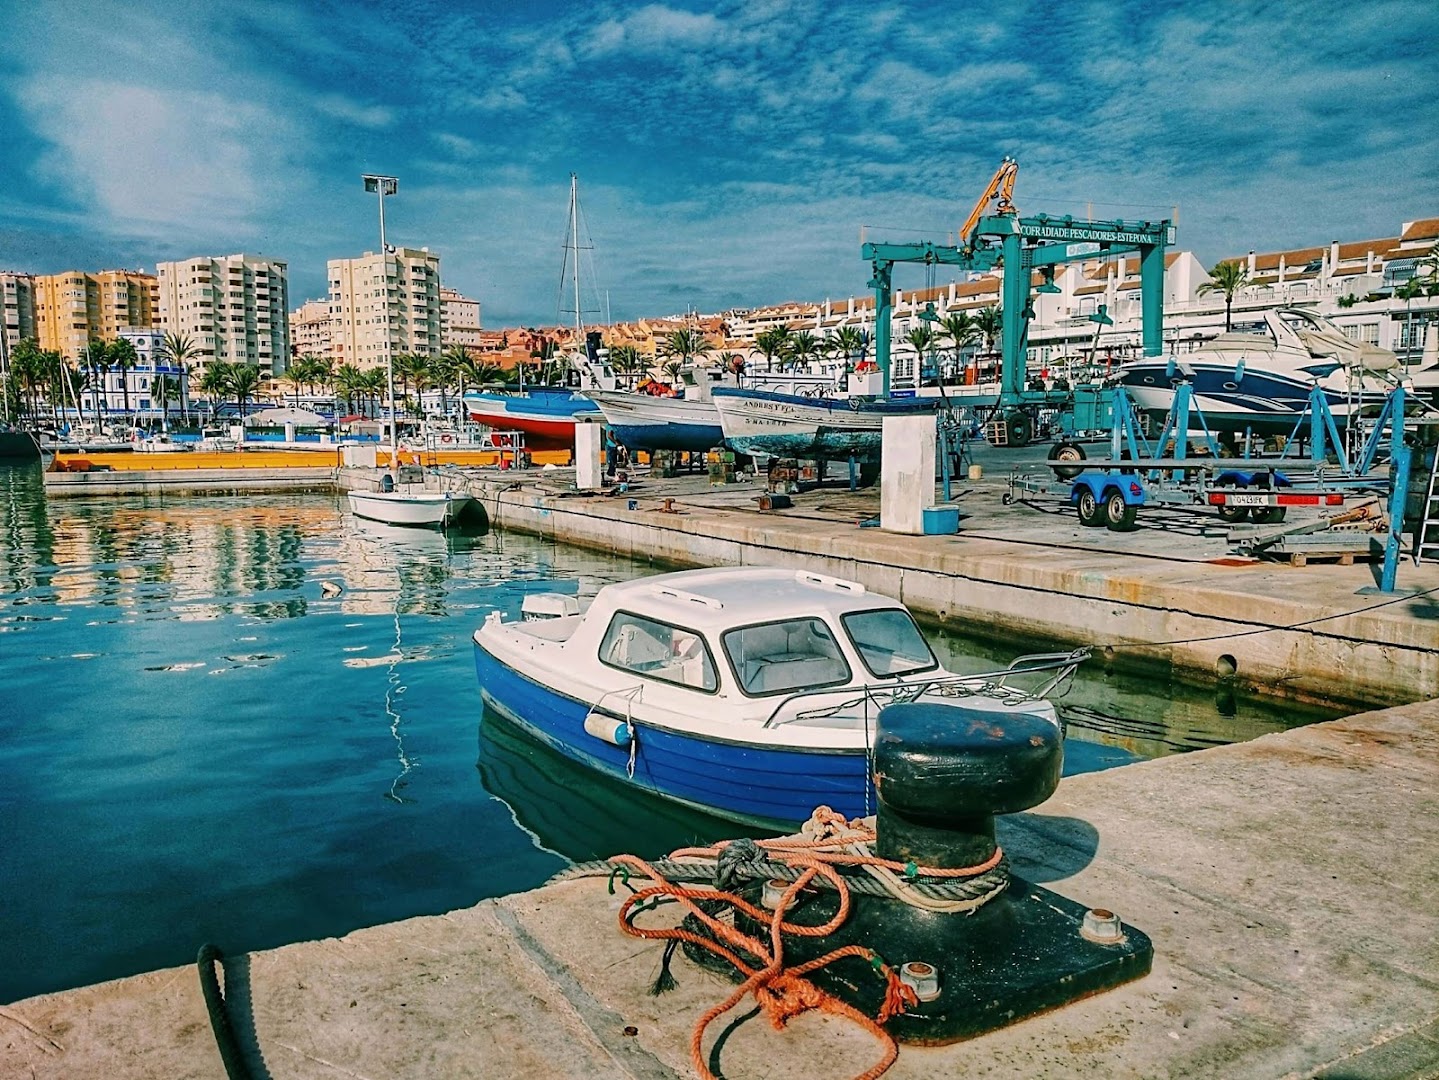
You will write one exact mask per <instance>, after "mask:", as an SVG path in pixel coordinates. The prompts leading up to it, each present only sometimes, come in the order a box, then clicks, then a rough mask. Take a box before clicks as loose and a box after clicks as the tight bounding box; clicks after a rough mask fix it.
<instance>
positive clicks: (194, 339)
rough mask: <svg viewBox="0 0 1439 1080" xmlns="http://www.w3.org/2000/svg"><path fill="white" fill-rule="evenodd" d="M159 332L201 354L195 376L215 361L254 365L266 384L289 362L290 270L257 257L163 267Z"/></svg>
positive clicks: (204, 258)
mask: <svg viewBox="0 0 1439 1080" xmlns="http://www.w3.org/2000/svg"><path fill="white" fill-rule="evenodd" d="M156 270H157V271H158V274H159V279H160V326H161V328H162V329H164V330H167V331H171V332H173V333H176V334H180V335H182V336H185V337H188V338H189V339H190V341H191V343H192V344H193V345H194V346H195V348H196V353H195V356H194V357H193V358H192V371H194V372H195V373H196V374H197V375H203V374H204V372H205V371H206V369H207V368H208V367H209V366H210V365H211V364H213V363H215V362H216V361H223V362H225V363H228V364H241V365H252V366H255V367H258V368H259V369H260V374H261V375H262V376H263V377H264V378H265V379H273V378H275V377H276V376H278V375H280V374H282V373H283V372H284V370H285V365H286V364H287V363H288V362H289V357H290V318H289V291H288V290H289V269H288V266H287V264H285V263H283V262H278V261H276V260H274V259H263V258H260V257H258V256H255V255H244V254H240V255H227V256H224V257H222V258H210V257H207V256H200V257H197V258H194V259H186V260H184V261H183V262H169V263H160V264H159V266H157V267H156Z"/></svg>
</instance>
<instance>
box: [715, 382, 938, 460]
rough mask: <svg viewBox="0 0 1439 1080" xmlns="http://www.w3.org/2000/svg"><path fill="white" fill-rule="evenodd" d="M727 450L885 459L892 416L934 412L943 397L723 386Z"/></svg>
mask: <svg viewBox="0 0 1439 1080" xmlns="http://www.w3.org/2000/svg"><path fill="white" fill-rule="evenodd" d="M712 394H713V398H714V403H715V407H716V408H717V409H718V410H719V417H720V427H721V428H722V429H723V431H724V438H725V445H727V446H729V447H730V448H731V449H733V450H738V451H739V452H740V453H742V454H768V455H772V456H776V457H795V458H813V459H816V460H820V459H825V460H836V461H843V460H846V459H848V458H850V457H853V458H856V459H858V460H859V461H863V462H875V461H878V460H879V453H880V447H881V445H882V443H883V441H884V439H883V433H884V418H885V417H886V416H912V415H914V414H916V413H934V412H935V411H936V410H938V409H939V408H940V407H941V406H942V402H941V401H940V400H939V399H938V398H921V397H908V398H870V397H858V396H851V397H841V398H826V397H808V396H805V395H802V394H775V393H769V392H766V391H763V390H748V389H738V388H734V387H723V386H717V387H715V389H714V390H713V392H712Z"/></svg>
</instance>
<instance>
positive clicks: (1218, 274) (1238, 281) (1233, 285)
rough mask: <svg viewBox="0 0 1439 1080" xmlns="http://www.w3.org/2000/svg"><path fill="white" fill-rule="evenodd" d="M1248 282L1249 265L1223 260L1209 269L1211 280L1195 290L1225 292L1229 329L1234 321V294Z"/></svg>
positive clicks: (1225, 310)
mask: <svg viewBox="0 0 1439 1080" xmlns="http://www.w3.org/2000/svg"><path fill="white" fill-rule="evenodd" d="M1248 284H1249V267H1247V266H1245V265H1244V264H1243V263H1241V262H1222V263H1218V264H1216V265H1215V267H1214V269H1213V270H1211V271H1209V280H1208V281H1206V282H1205V283H1204V284H1202V285H1200V286H1199V288H1197V289H1196V290H1194V291H1195V292H1201V293H1207V292H1217V293H1223V294H1224V329H1225V330H1226V331H1227V330H1229V328H1230V326H1231V325H1232V323H1233V320H1232V318H1231V313H1232V312H1233V310H1234V294H1235V293H1237V292H1238V291H1239V290H1240V289H1242V288H1244V286H1246V285H1248Z"/></svg>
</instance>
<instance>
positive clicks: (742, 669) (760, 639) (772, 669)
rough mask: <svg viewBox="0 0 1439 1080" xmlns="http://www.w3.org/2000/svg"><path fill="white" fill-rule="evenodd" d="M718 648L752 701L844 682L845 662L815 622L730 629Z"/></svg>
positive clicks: (831, 636)
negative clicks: (771, 695)
mask: <svg viewBox="0 0 1439 1080" xmlns="http://www.w3.org/2000/svg"><path fill="white" fill-rule="evenodd" d="M723 641H724V649H725V653H726V655H727V656H728V657H729V662H730V666H731V667H732V668H734V673H735V677H736V678H737V679H738V680H739V684H740V688H741V689H742V690H743V691H744V692H745V693H746V694H749V695H751V696H753V697H762V696H764V695H766V694H788V693H793V692H794V691H796V690H809V689H812V688H814V687H818V686H835V685H838V684H840V683H847V682H849V679H850V670H849V664H848V663H847V662H846V661H845V658H844V654H843V653H841V652H840V651H839V644H838V643H837V642H836V641H835V639H834V634H832V633H831V632H830V629H829V627H828V626H826V625H825V624H824V621H823V620H821V619H786V620H785V621H783V622H772V623H761V624H760V625H758V626H745V627H741V628H740V629H738V630H730V631H729V632H727V633H726V634H725V635H724V637H723Z"/></svg>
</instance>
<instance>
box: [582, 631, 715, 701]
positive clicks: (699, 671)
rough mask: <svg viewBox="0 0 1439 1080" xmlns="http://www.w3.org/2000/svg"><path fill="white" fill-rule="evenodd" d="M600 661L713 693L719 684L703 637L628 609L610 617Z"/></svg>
mask: <svg viewBox="0 0 1439 1080" xmlns="http://www.w3.org/2000/svg"><path fill="white" fill-rule="evenodd" d="M600 661H601V663H603V664H606V665H607V666H609V667H615V668H619V669H620V670H622V671H633V672H634V673H635V674H637V675H643V676H645V677H646V678H649V679H659V680H660V681H662V682H669V683H678V684H679V685H680V686H688V687H690V688H692V689H695V690H702V691H704V692H705V693H707V694H712V693H714V692H715V690H716V689H718V687H719V681H718V679H717V678H716V677H715V666H714V661H713V660H712V659H711V658H710V651H709V646H708V645H706V644H705V641H704V638H703V637H701V636H700V635H699V634H698V633H696V632H695V631H693V630H686V629H684V628H683V627H679V626H671V625H670V624H669V623H662V622H658V621H656V620H654V619H646V618H644V617H643V616H641V615H633V614H631V613H630V612H628V611H621V612H617V613H616V614H615V617H614V618H613V619H611V620H610V625H609V629H608V630H607V631H605V639H604V641H602V642H601V643H600Z"/></svg>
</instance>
